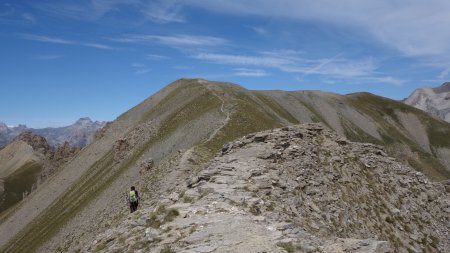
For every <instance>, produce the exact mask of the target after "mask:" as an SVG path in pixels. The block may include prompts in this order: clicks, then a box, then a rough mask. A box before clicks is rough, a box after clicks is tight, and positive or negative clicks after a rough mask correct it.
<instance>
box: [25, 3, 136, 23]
mask: <svg viewBox="0 0 450 253" xmlns="http://www.w3.org/2000/svg"><path fill="white" fill-rule="evenodd" d="M140 4H141V1H139V0H90V1H69V2H62V1H52V2H44V3H42V2H41V1H39V2H37V1H36V2H35V3H32V6H33V7H34V8H35V9H37V10H40V11H43V12H46V13H49V14H51V15H54V16H59V17H65V18H71V19H76V20H80V21H84V22H86V21H96V20H98V19H101V18H102V17H103V16H105V15H106V14H108V13H110V12H113V11H115V10H117V9H118V8H120V7H121V6H132V7H135V8H136V7H139V5H140Z"/></svg>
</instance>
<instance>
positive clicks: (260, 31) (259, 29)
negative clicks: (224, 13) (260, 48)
mask: <svg viewBox="0 0 450 253" xmlns="http://www.w3.org/2000/svg"><path fill="white" fill-rule="evenodd" d="M248 28H250V29H251V30H252V31H254V32H255V33H257V34H259V35H261V36H264V37H268V36H269V31H267V29H266V28H264V27H261V26H248Z"/></svg>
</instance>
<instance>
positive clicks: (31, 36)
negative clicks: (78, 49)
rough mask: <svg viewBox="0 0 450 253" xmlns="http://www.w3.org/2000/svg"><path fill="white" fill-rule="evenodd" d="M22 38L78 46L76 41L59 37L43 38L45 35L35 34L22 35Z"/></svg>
mask: <svg viewBox="0 0 450 253" xmlns="http://www.w3.org/2000/svg"><path fill="white" fill-rule="evenodd" d="M22 38H24V39H27V40H33V41H39V42H47V43H55V44H66V45H75V44H77V43H76V42H75V41H71V40H66V39H61V38H57V37H49V36H43V35H35V34H22Z"/></svg>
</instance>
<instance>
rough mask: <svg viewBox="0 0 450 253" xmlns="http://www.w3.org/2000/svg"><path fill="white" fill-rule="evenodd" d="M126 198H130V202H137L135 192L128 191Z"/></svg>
mask: <svg viewBox="0 0 450 253" xmlns="http://www.w3.org/2000/svg"><path fill="white" fill-rule="evenodd" d="M128 196H129V197H130V202H137V196H136V192H135V191H130V193H129V194H128Z"/></svg>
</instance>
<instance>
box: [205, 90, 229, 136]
mask: <svg viewBox="0 0 450 253" xmlns="http://www.w3.org/2000/svg"><path fill="white" fill-rule="evenodd" d="M204 86H205V88H206V89H208V90H209V91H210V92H211V93H212V94H213V95H214V96H216V97H217V98H218V99H220V101H222V105H221V107H220V111H221V112H222V113H223V114H225V115H226V118H225V120H224V121H223V122H222V124H221V125H220V126H219V127H218V128H216V129H215V130H214V132H212V134H211V135H210V136H209V138H208V139H207V140H206V142H209V141H211V140H212V139H213V138H214V137H215V136H216V135H217V133H218V132H219V131H220V130H221V129H222V128H223V127H224V126H226V125H227V123H228V121H230V117H231V112H230V111H227V110H225V104H226V101H225V99H224V98H223V97H222V96H219V95H218V94H217V92H216V91H215V90H213V89H211V87H209V86H208V85H204Z"/></svg>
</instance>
